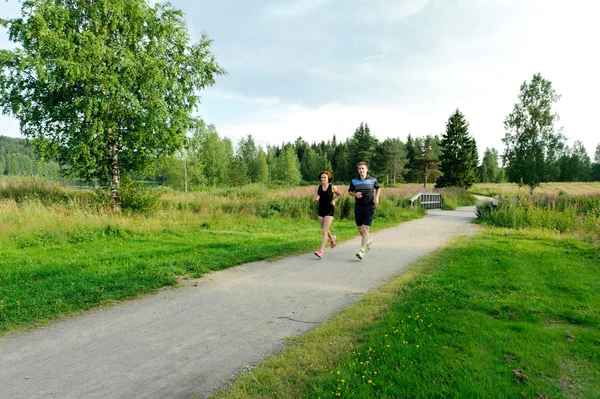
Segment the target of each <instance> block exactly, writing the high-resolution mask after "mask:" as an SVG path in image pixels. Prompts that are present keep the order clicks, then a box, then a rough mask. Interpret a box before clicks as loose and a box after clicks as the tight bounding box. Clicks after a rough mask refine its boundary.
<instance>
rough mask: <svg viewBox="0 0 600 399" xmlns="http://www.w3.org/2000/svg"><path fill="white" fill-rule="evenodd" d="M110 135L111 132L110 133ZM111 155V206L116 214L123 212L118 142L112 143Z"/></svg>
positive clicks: (112, 141) (113, 141)
mask: <svg viewBox="0 0 600 399" xmlns="http://www.w3.org/2000/svg"><path fill="white" fill-rule="evenodd" d="M109 135H110V132H109ZM109 145H110V148H109V155H110V160H109V162H110V171H111V177H112V179H111V182H110V206H111V208H112V209H113V211H115V212H120V211H121V193H120V191H119V188H120V186H121V177H120V175H119V151H118V149H117V140H114V139H113V140H111V141H110V144H109Z"/></svg>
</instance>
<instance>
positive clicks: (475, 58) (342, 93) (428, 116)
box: [0, 0, 600, 158]
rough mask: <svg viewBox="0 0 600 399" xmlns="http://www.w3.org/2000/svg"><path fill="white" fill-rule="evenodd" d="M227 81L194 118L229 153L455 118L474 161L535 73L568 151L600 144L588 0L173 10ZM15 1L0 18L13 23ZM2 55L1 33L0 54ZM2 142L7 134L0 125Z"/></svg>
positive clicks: (280, 1) (497, 140)
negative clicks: (469, 140) (545, 87)
mask: <svg viewBox="0 0 600 399" xmlns="http://www.w3.org/2000/svg"><path fill="white" fill-rule="evenodd" d="M171 4H172V5H173V6H174V7H176V8H179V9H181V10H183V12H184V13H185V15H186V19H187V21H188V26H189V29H190V31H191V32H192V35H193V37H194V39H195V40H198V38H199V37H200V35H201V34H202V32H206V33H207V34H208V36H209V37H210V38H211V39H213V40H214V43H213V46H212V49H213V52H214V53H215V55H216V57H217V59H218V62H219V63H220V65H221V66H222V67H224V68H225V69H226V70H227V72H228V74H227V75H226V76H222V77H218V78H217V82H216V85H215V86H213V87H212V88H209V89H207V90H205V91H204V92H202V93H201V96H202V105H201V107H200V109H199V112H200V115H201V116H202V117H203V118H204V120H205V121H207V122H208V123H212V124H214V125H215V126H216V128H217V131H218V132H219V134H220V135H221V136H225V137H229V138H230V139H231V140H232V141H233V142H234V145H235V144H236V143H237V142H238V140H239V139H240V138H241V137H245V136H247V135H248V134H252V137H253V138H254V139H255V141H256V142H257V144H260V145H262V146H263V147H264V146H266V144H282V143H283V142H290V141H295V140H296V139H297V138H298V137H299V136H301V137H302V138H303V139H304V140H306V141H308V142H309V143H312V142H314V141H317V142H319V141H321V140H326V141H327V140H330V139H331V138H332V137H333V135H335V136H336V137H337V139H338V142H339V141H340V140H342V141H343V140H345V139H346V138H347V137H349V136H351V135H352V134H353V133H354V130H355V128H356V127H358V125H359V124H360V122H366V123H368V124H369V126H370V128H371V132H372V133H373V134H374V135H375V136H376V137H378V138H379V139H380V140H383V139H385V138H386V137H399V138H400V139H402V140H403V141H404V140H405V139H406V136H407V135H408V134H409V133H411V134H412V135H413V137H415V136H424V135H426V134H439V135H441V134H442V133H443V132H444V130H445V124H446V121H447V120H448V117H449V116H450V115H451V114H452V113H453V112H454V110H456V108H459V109H460V110H461V111H462V112H463V113H464V115H465V117H466V119H467V121H468V122H469V124H470V128H469V131H470V133H471V135H472V136H474V137H475V139H476V140H477V145H478V147H479V151H480V154H482V153H483V151H484V150H485V148H486V147H490V148H491V147H493V148H496V149H497V150H498V151H499V152H500V153H501V152H502V150H503V148H504V147H503V144H502V141H501V140H502V138H503V137H504V126H503V122H504V119H505V117H506V116H507V115H508V114H509V113H510V112H511V111H512V109H513V106H514V104H515V102H517V100H518V98H517V97H518V94H519V89H520V86H521V84H522V83H523V82H524V81H526V80H527V81H530V80H531V78H532V77H533V75H534V74H535V73H538V72H539V73H541V74H542V76H543V77H544V78H546V79H548V80H550V81H552V85H553V87H554V89H555V90H556V91H557V92H558V93H559V94H561V95H562V98H561V100H560V101H559V102H558V104H556V106H555V110H556V112H558V114H559V116H560V118H561V119H560V121H559V122H558V126H559V127H564V133H565V135H566V136H567V137H568V139H569V144H572V143H573V142H574V141H575V140H581V141H582V142H583V143H584V145H585V147H586V149H587V150H588V153H589V154H590V156H591V157H592V158H593V154H594V150H595V148H596V146H597V145H598V144H599V143H600V128H599V127H598V124H597V123H596V112H597V111H598V105H599V102H598V100H597V97H596V96H597V95H598V94H599V93H600V83H599V82H600V81H599V79H600V78H599V72H598V71H600V57H598V43H597V39H598V38H599V37H600V28H599V26H600V24H598V23H597V21H596V20H595V19H596V18H595V16H596V15H598V13H597V6H596V5H595V2H594V1H588V0H571V1H561V0H545V1H542V0H520V1H517V0H515V1H513V0H396V1H394V0H343V1H342V0H299V1H293V0H288V1H284V0H221V1H214V0H211V1H210V2H209V1H204V0H172V1H171ZM19 10H20V7H19V5H18V4H17V2H16V1H14V0H9V2H8V3H5V2H1V3H0V15H2V16H3V17H14V16H18V13H19ZM9 46H12V44H10V43H9V42H8V38H7V34H6V31H5V30H3V29H2V31H0V47H3V48H6V47H9ZM0 124H1V126H2V128H1V129H0V134H4V135H8V136H13V137H19V135H20V134H19V130H18V123H17V122H16V120H14V119H12V118H8V117H6V116H1V117H0Z"/></svg>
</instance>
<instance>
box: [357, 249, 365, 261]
mask: <svg viewBox="0 0 600 399" xmlns="http://www.w3.org/2000/svg"><path fill="white" fill-rule="evenodd" d="M356 257H357V258H358V259H360V260H362V259H363V258H364V257H365V251H363V250H362V249H361V250H360V251H358V253H357V254H356Z"/></svg>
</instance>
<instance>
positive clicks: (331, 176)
mask: <svg viewBox="0 0 600 399" xmlns="http://www.w3.org/2000/svg"><path fill="white" fill-rule="evenodd" d="M324 174H325V175H327V179H328V180H329V183H331V181H332V180H333V175H332V174H331V173H330V172H328V171H326V170H323V171H321V173H319V176H317V179H318V180H319V181H321V176H322V175H324Z"/></svg>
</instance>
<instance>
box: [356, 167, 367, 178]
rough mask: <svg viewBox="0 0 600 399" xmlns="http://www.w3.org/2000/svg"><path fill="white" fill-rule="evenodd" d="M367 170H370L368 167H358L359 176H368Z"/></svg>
mask: <svg viewBox="0 0 600 399" xmlns="http://www.w3.org/2000/svg"><path fill="white" fill-rule="evenodd" d="M367 170H369V168H367V165H360V166H359V167H358V174H359V175H360V177H365V176H366V175H367Z"/></svg>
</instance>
